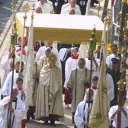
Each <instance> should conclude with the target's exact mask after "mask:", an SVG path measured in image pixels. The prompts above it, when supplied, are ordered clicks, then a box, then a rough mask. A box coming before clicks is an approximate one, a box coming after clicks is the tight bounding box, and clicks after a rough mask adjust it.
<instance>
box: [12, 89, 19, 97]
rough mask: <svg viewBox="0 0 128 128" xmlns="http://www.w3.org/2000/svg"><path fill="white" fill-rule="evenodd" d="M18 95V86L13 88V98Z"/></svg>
mask: <svg viewBox="0 0 128 128" xmlns="http://www.w3.org/2000/svg"><path fill="white" fill-rule="evenodd" d="M17 95H18V89H17V88H13V89H12V99H16V97H17Z"/></svg>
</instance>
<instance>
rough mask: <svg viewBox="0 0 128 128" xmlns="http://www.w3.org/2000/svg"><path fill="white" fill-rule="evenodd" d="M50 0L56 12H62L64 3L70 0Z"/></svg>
mask: <svg viewBox="0 0 128 128" xmlns="http://www.w3.org/2000/svg"><path fill="white" fill-rule="evenodd" d="M50 1H51V2H52V3H53V7H54V10H55V13H56V14H60V12H61V7H62V5H63V4H65V3H67V2H68V0H50Z"/></svg>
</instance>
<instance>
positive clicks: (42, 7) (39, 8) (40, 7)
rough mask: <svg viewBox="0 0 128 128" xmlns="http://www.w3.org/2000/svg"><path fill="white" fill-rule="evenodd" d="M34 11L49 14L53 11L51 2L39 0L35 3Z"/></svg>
mask: <svg viewBox="0 0 128 128" xmlns="http://www.w3.org/2000/svg"><path fill="white" fill-rule="evenodd" d="M35 9H36V13H44V14H51V13H54V9H53V5H52V2H51V1H49V0H40V1H38V2H37V3H36V4H35Z"/></svg>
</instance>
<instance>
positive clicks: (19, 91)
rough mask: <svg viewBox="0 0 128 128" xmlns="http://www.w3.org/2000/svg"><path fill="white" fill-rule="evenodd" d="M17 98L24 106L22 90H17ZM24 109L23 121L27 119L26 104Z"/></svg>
mask: <svg viewBox="0 0 128 128" xmlns="http://www.w3.org/2000/svg"><path fill="white" fill-rule="evenodd" d="M17 98H18V99H20V100H22V101H23V103H24V104H25V97H24V95H23V93H22V90H18V95H17ZM25 107H26V113H25V116H24V119H27V110H28V107H27V106H26V104H25Z"/></svg>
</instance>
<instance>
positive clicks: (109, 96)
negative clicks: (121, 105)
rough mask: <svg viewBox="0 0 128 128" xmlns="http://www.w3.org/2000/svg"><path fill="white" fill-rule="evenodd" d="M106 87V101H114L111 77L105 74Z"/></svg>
mask: <svg viewBox="0 0 128 128" xmlns="http://www.w3.org/2000/svg"><path fill="white" fill-rule="evenodd" d="M106 77H107V78H106V79H107V87H108V99H109V101H112V100H113V99H114V82H113V79H112V76H111V75H109V74H107V76H106Z"/></svg>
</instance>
